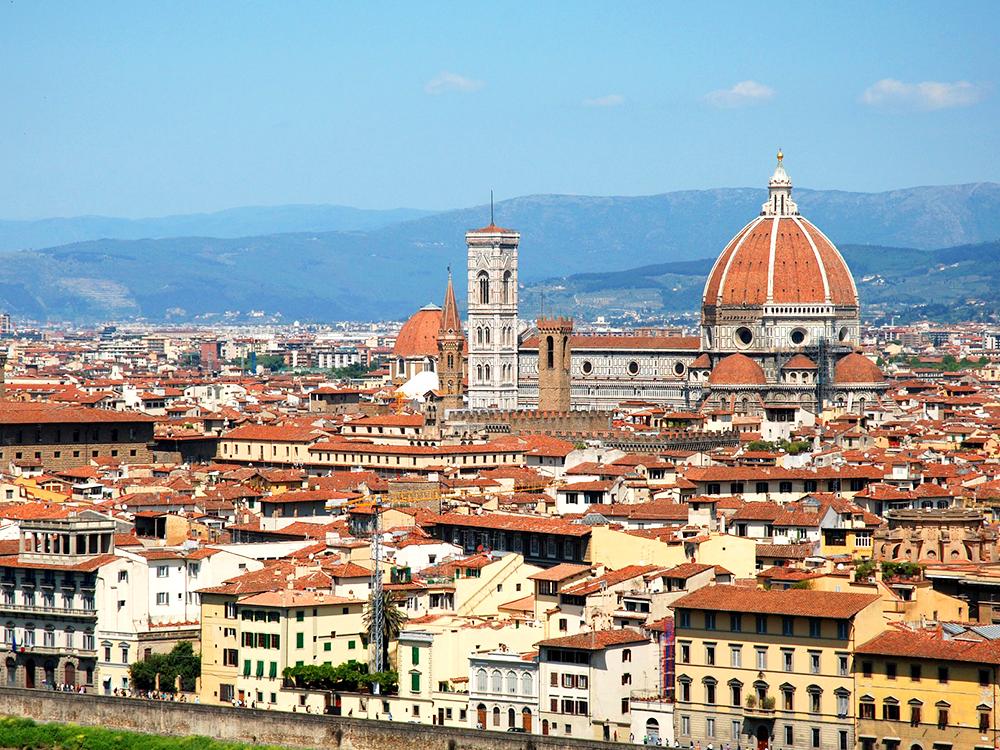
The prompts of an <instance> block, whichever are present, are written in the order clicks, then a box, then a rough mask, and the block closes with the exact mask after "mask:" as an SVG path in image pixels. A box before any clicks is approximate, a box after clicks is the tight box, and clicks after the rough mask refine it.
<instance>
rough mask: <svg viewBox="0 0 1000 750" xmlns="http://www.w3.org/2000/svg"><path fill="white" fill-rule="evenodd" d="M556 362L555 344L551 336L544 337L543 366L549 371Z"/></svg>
mask: <svg viewBox="0 0 1000 750" xmlns="http://www.w3.org/2000/svg"><path fill="white" fill-rule="evenodd" d="M555 361H556V342H555V339H554V338H552V337H551V336H546V337H545V366H546V367H548V368H549V369H550V370H551V369H552V368H553V367H555V366H556V365H555Z"/></svg>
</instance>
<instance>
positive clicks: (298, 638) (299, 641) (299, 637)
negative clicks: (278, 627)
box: [295, 633, 306, 648]
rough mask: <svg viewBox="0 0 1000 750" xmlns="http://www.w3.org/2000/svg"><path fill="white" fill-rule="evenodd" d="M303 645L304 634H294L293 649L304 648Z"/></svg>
mask: <svg viewBox="0 0 1000 750" xmlns="http://www.w3.org/2000/svg"><path fill="white" fill-rule="evenodd" d="M305 644H306V637H305V633H296V634H295V648H305Z"/></svg>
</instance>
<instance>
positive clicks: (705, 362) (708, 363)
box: [688, 354, 712, 370]
mask: <svg viewBox="0 0 1000 750" xmlns="http://www.w3.org/2000/svg"><path fill="white" fill-rule="evenodd" d="M711 367H712V360H710V359H709V358H708V355H707V354H701V355H699V356H698V359H696V360H695V361H694V362H692V363H691V364H689V365H688V369H689V370H708V369H711Z"/></svg>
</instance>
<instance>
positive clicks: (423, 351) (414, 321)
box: [392, 305, 444, 359]
mask: <svg viewBox="0 0 1000 750" xmlns="http://www.w3.org/2000/svg"><path fill="white" fill-rule="evenodd" d="M443 315H444V311H443V310H442V309H441V308H440V307H438V306H437V305H427V306H426V307H422V308H420V309H419V310H417V312H416V313H415V314H414V315H413V316H412V317H411V318H410V319H409V320H408V321H406V323H405V324H404V325H403V327H402V329H401V330H400V331H399V335H398V336H396V343H395V344H393V347H392V356H394V357H402V358H403V359H413V358H419V357H436V356H437V354H438V343H437V337H438V331H440V330H441V318H442V317H443Z"/></svg>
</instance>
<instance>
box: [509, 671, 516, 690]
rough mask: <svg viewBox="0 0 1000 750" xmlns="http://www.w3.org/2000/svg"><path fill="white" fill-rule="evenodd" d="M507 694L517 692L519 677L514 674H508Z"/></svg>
mask: <svg viewBox="0 0 1000 750" xmlns="http://www.w3.org/2000/svg"><path fill="white" fill-rule="evenodd" d="M507 692H508V693H516V692H517V675H516V674H514V673H513V672H508V673H507Z"/></svg>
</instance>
